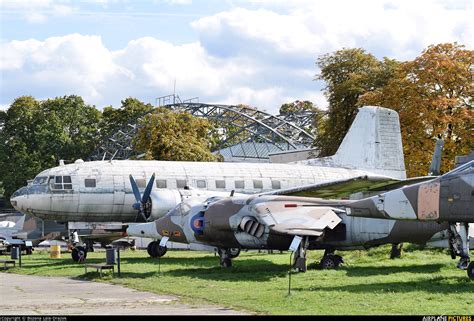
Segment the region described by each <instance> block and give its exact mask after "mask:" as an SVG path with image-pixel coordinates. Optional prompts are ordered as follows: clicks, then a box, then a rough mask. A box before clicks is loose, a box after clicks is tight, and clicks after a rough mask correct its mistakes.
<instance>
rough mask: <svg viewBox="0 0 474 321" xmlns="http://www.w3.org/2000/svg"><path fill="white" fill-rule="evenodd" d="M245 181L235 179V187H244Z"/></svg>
mask: <svg viewBox="0 0 474 321" xmlns="http://www.w3.org/2000/svg"><path fill="white" fill-rule="evenodd" d="M244 186H245V184H244V181H235V188H244Z"/></svg>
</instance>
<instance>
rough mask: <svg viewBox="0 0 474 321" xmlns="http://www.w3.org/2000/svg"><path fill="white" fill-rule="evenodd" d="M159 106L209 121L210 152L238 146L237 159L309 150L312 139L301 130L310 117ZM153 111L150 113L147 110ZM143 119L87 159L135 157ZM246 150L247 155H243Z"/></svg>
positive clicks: (191, 104)
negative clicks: (214, 138) (212, 130)
mask: <svg viewBox="0 0 474 321" xmlns="http://www.w3.org/2000/svg"><path fill="white" fill-rule="evenodd" d="M162 107H166V108H170V109H173V110H179V111H187V112H189V113H190V114H192V115H194V116H196V117H202V118H206V119H208V120H209V121H211V122H212V123H213V124H214V125H215V127H216V128H217V132H218V134H219V137H220V140H219V142H218V144H217V146H216V147H215V148H214V150H213V151H217V150H221V149H223V148H226V147H230V146H234V145H237V144H240V145H241V146H242V148H241V149H240V150H241V151H242V152H243V155H233V156H236V157H252V158H259V159H268V153H269V152H274V151H275V150H279V151H289V150H296V149H306V148H310V147H311V144H312V142H313V140H314V137H313V136H312V135H311V134H310V133H308V132H307V131H306V130H304V129H303V128H302V127H306V126H307V125H308V123H309V122H310V121H311V119H312V118H311V115H303V116H300V117H295V116H293V117H291V115H287V116H286V118H283V117H280V116H274V115H271V114H269V113H266V112H263V111H260V110H257V109H254V108H251V107H248V106H244V105H238V106H231V105H213V104H202V103H195V102H182V103H181V102H180V103H172V104H168V105H165V106H162ZM152 112H153V110H152V111H150V113H152ZM145 116H146V114H145V115H141V116H140V117H138V118H136V119H132V120H130V122H129V123H128V124H127V125H126V126H124V127H122V128H121V129H120V130H118V131H117V132H116V133H114V134H113V135H111V136H110V137H108V138H107V139H106V140H105V141H104V142H103V143H102V144H101V145H100V146H99V147H98V148H97V149H96V150H95V151H94V153H93V154H92V155H91V156H90V157H89V159H91V160H100V159H106V160H109V159H129V158H130V157H133V156H135V157H136V156H137V154H136V153H135V152H134V151H133V148H132V138H133V137H134V136H135V134H136V133H137V130H138V126H139V124H140V120H141V119H142V118H143V117H145ZM288 119H291V120H292V121H289V120H288ZM293 121H296V123H294V122H293ZM298 123H300V124H301V127H300V126H299V124H298ZM262 146H263V148H262ZM249 149H251V151H250V150H249ZM245 150H248V151H249V152H248V153H245ZM249 155H252V156H249Z"/></svg>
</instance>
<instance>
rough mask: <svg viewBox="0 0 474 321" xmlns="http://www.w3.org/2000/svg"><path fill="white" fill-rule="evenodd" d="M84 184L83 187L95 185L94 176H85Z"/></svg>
mask: <svg viewBox="0 0 474 321" xmlns="http://www.w3.org/2000/svg"><path fill="white" fill-rule="evenodd" d="M84 186H85V187H95V186H96V183H95V178H86V179H85V180H84Z"/></svg>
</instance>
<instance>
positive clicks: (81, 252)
mask: <svg viewBox="0 0 474 321" xmlns="http://www.w3.org/2000/svg"><path fill="white" fill-rule="evenodd" d="M71 256H72V259H73V261H74V262H79V263H82V262H84V261H85V260H86V257H87V251H86V249H85V248H83V247H82V246H76V247H75V248H73V249H72V253H71Z"/></svg>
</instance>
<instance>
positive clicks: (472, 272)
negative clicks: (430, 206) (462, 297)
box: [448, 223, 474, 279]
mask: <svg viewBox="0 0 474 321" xmlns="http://www.w3.org/2000/svg"><path fill="white" fill-rule="evenodd" d="M448 232H449V251H450V253H451V258H452V259H456V257H458V256H459V257H460V259H459V262H458V264H457V267H458V268H459V269H461V270H467V275H468V276H469V278H470V279H473V278H474V264H473V263H474V262H470V261H471V258H470V256H469V236H468V235H469V234H468V233H469V225H468V224H467V223H460V225H459V231H458V229H457V226H456V224H449V230H448Z"/></svg>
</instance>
